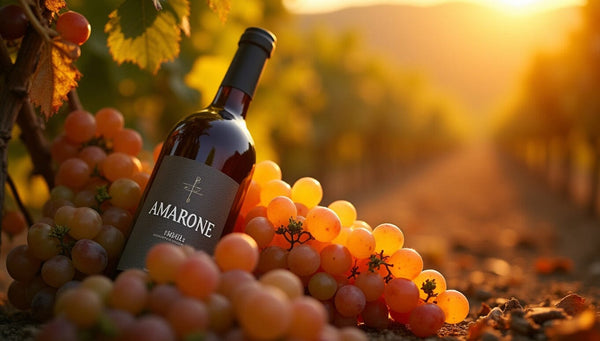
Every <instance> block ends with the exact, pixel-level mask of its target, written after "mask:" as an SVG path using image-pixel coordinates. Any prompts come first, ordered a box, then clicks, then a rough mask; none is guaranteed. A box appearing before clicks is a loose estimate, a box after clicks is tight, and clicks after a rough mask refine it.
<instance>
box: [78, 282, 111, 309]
mask: <svg viewBox="0 0 600 341" xmlns="http://www.w3.org/2000/svg"><path fill="white" fill-rule="evenodd" d="M80 286H81V287H82V288H87V289H89V290H91V291H93V292H94V293H95V294H96V295H98V297H99V298H100V300H101V301H102V302H107V301H108V297H109V296H110V293H111V291H112V289H113V281H112V280H110V278H108V277H106V276H103V275H90V276H87V277H86V278H84V279H83V280H82V281H81V284H80Z"/></svg>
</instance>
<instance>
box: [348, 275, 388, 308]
mask: <svg viewBox="0 0 600 341" xmlns="http://www.w3.org/2000/svg"><path fill="white" fill-rule="evenodd" d="M354 285H356V286H357V287H358V288H359V289H360V290H362V292H363V293H364V294H365V299H366V300H367V302H371V301H375V300H377V299H379V298H380V297H381V295H383V291H384V290H385V281H384V279H383V277H381V275H380V274H379V273H377V272H371V271H363V272H361V273H360V274H359V275H358V276H357V277H356V280H355V281H354Z"/></svg>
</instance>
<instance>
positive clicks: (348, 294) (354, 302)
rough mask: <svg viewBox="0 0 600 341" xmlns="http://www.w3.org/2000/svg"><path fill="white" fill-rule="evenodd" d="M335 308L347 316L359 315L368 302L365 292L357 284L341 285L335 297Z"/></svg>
mask: <svg viewBox="0 0 600 341" xmlns="http://www.w3.org/2000/svg"><path fill="white" fill-rule="evenodd" d="M334 302H335V309H336V310H337V311H338V312H339V313H340V315H342V316H345V317H354V316H358V314H360V313H361V312H362V311H363V309H364V308H365V305H366V303H367V300H366V298H365V294H364V293H363V292H362V290H360V289H359V288H358V287H357V286H355V285H352V284H347V285H344V286H342V287H340V288H339V289H338V290H337V292H336V293H335V297H334Z"/></svg>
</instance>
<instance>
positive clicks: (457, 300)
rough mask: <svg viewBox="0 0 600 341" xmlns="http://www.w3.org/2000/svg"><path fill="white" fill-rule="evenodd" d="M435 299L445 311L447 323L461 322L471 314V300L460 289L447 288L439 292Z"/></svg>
mask: <svg viewBox="0 0 600 341" xmlns="http://www.w3.org/2000/svg"><path fill="white" fill-rule="evenodd" d="M435 300H436V302H437V305H438V306H439V307H440V308H441V309H442V311H443V312H444V316H445V317H446V319H445V322H446V323H450V324H456V323H460V322H462V321H463V320H464V319H465V318H466V317H467V315H469V300H467V298H466V297H465V295H463V293H461V292H460V291H457V290H453V289H450V290H446V291H444V292H442V293H441V294H439V295H438V296H437V297H436V298H435Z"/></svg>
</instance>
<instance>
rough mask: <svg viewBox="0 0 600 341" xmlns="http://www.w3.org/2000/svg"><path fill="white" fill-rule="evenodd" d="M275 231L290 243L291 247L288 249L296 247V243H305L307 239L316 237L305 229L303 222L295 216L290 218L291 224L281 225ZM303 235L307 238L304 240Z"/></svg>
mask: <svg viewBox="0 0 600 341" xmlns="http://www.w3.org/2000/svg"><path fill="white" fill-rule="evenodd" d="M275 233H277V234H281V235H283V237H284V238H285V240H287V241H288V243H290V247H289V248H288V251H290V250H291V249H293V248H294V244H296V243H300V244H304V243H306V242H307V241H309V240H311V239H314V237H313V236H312V234H310V232H308V231H304V229H303V228H302V222H301V221H297V220H294V218H290V220H289V224H288V225H287V226H283V225H281V226H280V227H279V228H278V229H277V230H276V231H275ZM302 237H306V239H304V240H302Z"/></svg>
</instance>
